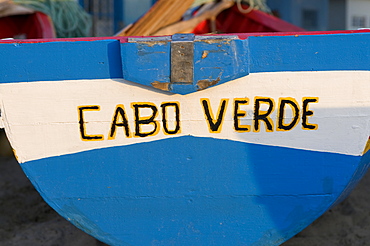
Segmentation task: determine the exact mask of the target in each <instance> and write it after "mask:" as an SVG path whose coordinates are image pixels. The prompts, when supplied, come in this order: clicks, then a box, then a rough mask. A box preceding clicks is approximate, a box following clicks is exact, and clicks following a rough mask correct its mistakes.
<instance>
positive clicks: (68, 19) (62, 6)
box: [13, 0, 92, 38]
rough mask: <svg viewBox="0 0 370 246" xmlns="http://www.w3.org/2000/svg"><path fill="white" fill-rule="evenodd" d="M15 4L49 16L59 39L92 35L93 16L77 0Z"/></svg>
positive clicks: (26, 0)
mask: <svg viewBox="0 0 370 246" xmlns="http://www.w3.org/2000/svg"><path fill="white" fill-rule="evenodd" d="M13 2H14V3H16V4H20V5H23V6H25V7H28V8H30V9H34V10H36V11H40V12H43V13H45V14H47V15H49V16H50V17H51V19H52V20H53V24H54V28H55V32H56V34H57V37H58V38H72V37H87V36H90V35H91V27H92V19H91V16H90V15H89V14H88V13H86V12H85V10H84V9H83V8H82V7H81V6H80V5H79V4H78V3H77V2H76V1H75V0H13Z"/></svg>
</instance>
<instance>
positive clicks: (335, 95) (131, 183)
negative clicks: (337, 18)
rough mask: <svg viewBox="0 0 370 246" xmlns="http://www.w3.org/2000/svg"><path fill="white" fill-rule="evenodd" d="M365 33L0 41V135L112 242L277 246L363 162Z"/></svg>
mask: <svg viewBox="0 0 370 246" xmlns="http://www.w3.org/2000/svg"><path fill="white" fill-rule="evenodd" d="M369 46H370V32H369V31H367V30H361V31H338V32H302V33H263V34H262V33H256V34H231V35H230V34H225V35H194V34H175V35H172V36H160V37H107V38H76V39H46V40H16V41H15V40H1V41H0V53H1V54H2V56H3V57H6V59H2V60H1V61H0V63H1V65H0V67H1V74H2V75H1V77H0V112H1V114H0V127H2V128H4V129H5V131H6V134H7V137H8V139H9V141H10V143H11V145H12V147H13V149H14V152H15V154H16V157H17V160H18V162H19V163H20V165H21V167H22V168H23V170H24V172H25V173H26V175H27V176H28V178H29V179H30V180H31V182H32V183H33V185H34V186H35V187H36V189H37V190H38V191H39V192H40V194H41V195H42V197H43V198H44V199H45V201H47V202H48V204H49V205H50V206H51V207H53V208H54V209H55V210H56V211H57V212H58V213H59V214H61V215H62V216H63V217H64V218H66V219H67V220H69V221H70V222H71V223H73V224H74V225H75V226H77V227H78V228H80V229H82V230H84V231H85V232H86V233H89V234H91V235H92V236H94V237H96V238H97V239H99V240H101V241H103V242H105V243H107V244H109V245H253V246H256V245H279V244H281V243H283V242H284V241H286V240H288V239H289V238H291V237H292V236H294V235H295V234H297V233H298V232H299V231H301V230H302V229H303V228H305V227H306V226H308V225H309V224H311V223H312V222H313V221H314V220H315V219H317V218H318V217H319V216H321V215H322V214H323V213H324V212H325V211H327V210H328V209H330V208H331V207H333V206H335V205H336V204H337V203H338V202H340V201H341V200H343V199H344V198H345V197H346V196H347V195H348V194H349V192H350V191H351V190H352V189H353V188H354V186H355V185H356V184H357V183H358V181H359V180H360V179H361V177H362V176H363V175H364V173H365V172H366V171H367V169H368V166H369V163H370V154H369V152H368V149H369V134H370V98H369V96H368V92H369V89H370V85H369V79H370V69H369V68H370V54H369V52H368V49H367V47H369Z"/></svg>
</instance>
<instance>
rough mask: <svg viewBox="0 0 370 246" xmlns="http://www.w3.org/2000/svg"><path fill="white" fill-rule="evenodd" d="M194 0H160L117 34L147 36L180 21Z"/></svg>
mask: <svg viewBox="0 0 370 246" xmlns="http://www.w3.org/2000/svg"><path fill="white" fill-rule="evenodd" d="M192 3H193V0H182V1H181V2H180V1H177V0H159V1H158V2H156V3H155V4H154V5H153V7H152V8H151V9H150V10H149V11H148V12H147V13H146V14H145V15H144V16H143V17H142V18H141V19H139V20H138V21H137V22H136V23H134V24H133V25H132V26H131V27H130V28H128V29H125V30H123V31H121V32H120V33H119V34H117V36H147V35H151V34H153V33H155V32H156V31H157V30H158V29H160V28H162V27H164V26H167V25H170V24H172V23H174V22H176V21H179V20H180V19H181V17H182V15H183V14H184V13H185V11H186V10H187V9H188V8H189V7H190V6H191V4H192Z"/></svg>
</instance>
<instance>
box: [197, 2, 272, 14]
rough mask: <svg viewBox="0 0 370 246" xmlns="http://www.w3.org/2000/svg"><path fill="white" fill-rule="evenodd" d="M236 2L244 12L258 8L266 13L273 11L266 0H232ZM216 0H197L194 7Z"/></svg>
mask: <svg viewBox="0 0 370 246" xmlns="http://www.w3.org/2000/svg"><path fill="white" fill-rule="evenodd" d="M231 1H234V2H236V4H237V6H238V9H239V11H240V12H242V13H249V12H250V11H252V9H258V10H261V11H263V12H266V13H271V10H270V8H269V7H268V6H267V4H266V0H231ZM211 2H214V0H195V1H194V3H193V5H192V7H197V6H200V5H202V4H206V3H211ZM242 3H246V4H248V5H249V7H248V8H246V9H244V8H243V6H242Z"/></svg>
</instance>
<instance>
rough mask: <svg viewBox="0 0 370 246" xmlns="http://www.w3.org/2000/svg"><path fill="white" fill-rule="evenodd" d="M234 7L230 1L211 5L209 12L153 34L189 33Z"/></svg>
mask: <svg viewBox="0 0 370 246" xmlns="http://www.w3.org/2000/svg"><path fill="white" fill-rule="evenodd" d="M233 5H234V2H233V1H228V0H224V1H221V2H220V3H217V4H214V3H209V4H208V6H210V8H209V9H208V10H205V11H204V12H203V13H201V14H200V15H197V16H195V17H194V18H192V19H190V20H187V21H181V22H177V23H174V24H172V25H169V26H167V27H163V28H161V29H159V30H158V31H157V32H155V33H153V35H171V34H174V33H182V32H189V31H191V30H193V29H194V28H195V27H196V26H197V25H198V24H199V23H200V22H202V21H204V20H207V19H213V18H215V17H216V16H217V15H218V14H219V13H220V12H222V11H223V10H225V9H228V8H230V7H231V6H233Z"/></svg>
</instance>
